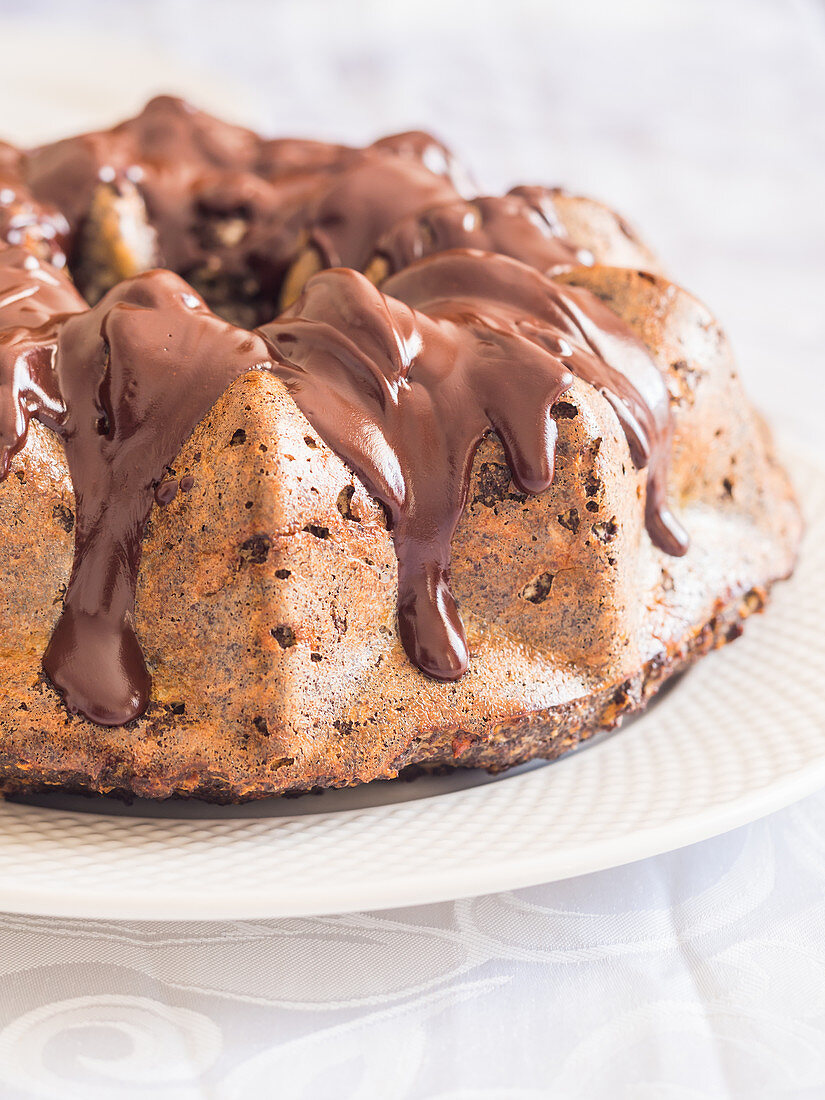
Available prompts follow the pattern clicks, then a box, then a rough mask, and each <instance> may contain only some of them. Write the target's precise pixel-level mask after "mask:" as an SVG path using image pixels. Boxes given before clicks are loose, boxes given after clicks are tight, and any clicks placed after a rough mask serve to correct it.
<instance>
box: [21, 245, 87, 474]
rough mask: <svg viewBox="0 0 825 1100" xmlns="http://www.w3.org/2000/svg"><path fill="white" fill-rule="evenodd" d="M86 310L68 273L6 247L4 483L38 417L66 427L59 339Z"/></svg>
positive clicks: (47, 422) (53, 426)
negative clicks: (68, 322)
mask: <svg viewBox="0 0 825 1100" xmlns="http://www.w3.org/2000/svg"><path fill="white" fill-rule="evenodd" d="M86 308H87V306H86V303H85V302H84V301H83V299H82V298H81V297H80V295H79V294H78V293H77V291H76V290H75V288H74V287H73V286H72V284H71V282H70V281H69V279H68V278H67V277H66V276H65V275H64V274H63V273H62V272H60V271H58V270H57V269H56V268H54V267H50V266H49V265H48V264H44V263H41V261H40V260H38V258H37V257H36V256H35V255H33V254H32V253H31V252H29V251H28V250H27V249H25V248H20V247H18V248H13V247H9V246H3V245H0V481H2V479H3V478H4V477H5V476H6V475H7V474H8V471H9V462H10V461H11V458H12V456H13V455H14V454H16V453H17V452H18V451H19V450H20V449H21V448H22V447H23V446H24V444H25V442H26V434H27V432H28V428H29V421H30V419H31V418H32V417H33V416H34V417H36V418H37V419H39V420H41V421H43V423H44V424H48V425H49V426H50V427H52V428H55V429H57V428H59V427H60V426H61V425H62V424H63V422H64V419H65V416H66V406H65V403H64V401H63V395H62V393H61V391H60V385H59V381H58V378H57V371H56V365H55V347H56V342H57V335H58V331H59V325H60V322H61V320H62V318H63V317H64V316H65V315H67V314H70V313H80V312H82V311H85V310H86Z"/></svg>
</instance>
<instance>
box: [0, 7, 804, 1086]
mask: <svg viewBox="0 0 825 1100" xmlns="http://www.w3.org/2000/svg"><path fill="white" fill-rule="evenodd" d="M28 7H29V11H30V14H29V15H28V16H27V18H26V22H21V21H20V15H19V6H18V5H11V4H10V3H9V2H7V0H0V42H2V45H3V53H4V57H3V65H2V71H0V131H1V132H3V133H6V134H9V135H10V136H13V137H16V138H18V139H19V140H21V141H23V140H26V139H27V135H30V136H31V137H32V138H34V137H37V138H40V137H47V136H51V135H52V134H54V133H57V132H60V131H61V130H65V129H67V128H69V127H72V126H75V125H77V126H82V125H87V124H93V123H97V122H102V121H106V120H107V119H111V118H113V117H114V116H116V115H117V114H118V113H121V112H123V111H125V110H128V109H130V108H132V107H134V106H136V105H137V104H138V103H139V101H140V100H141V98H142V97H143V94H144V92H145V91H147V90H148V89H150V88H154V89H159V88H177V89H180V90H183V91H190V92H191V93H192V94H193V95H194V96H195V98H197V99H198V100H199V101H200V102H203V103H205V104H208V105H210V106H212V107H219V106H223V107H225V108H226V109H227V110H228V111H229V113H231V114H234V115H235V116H237V117H246V118H248V119H249V120H250V121H253V122H256V123H258V124H260V125H262V126H265V127H267V128H269V129H271V130H273V131H277V130H280V131H283V132H293V133H301V132H309V133H315V134H319V135H321V136H330V137H337V138H342V139H345V140H365V139H367V138H369V137H370V136H373V135H375V134H377V133H379V132H382V131H387V130H392V129H402V128H407V127H410V126H415V125H423V126H425V127H430V128H434V129H436V130H438V131H439V132H440V133H441V134H442V135H443V136H444V137H445V138H446V139H447V140H448V141H449V142H450V143H451V144H452V145H453V146H455V147H456V148H457V149H458V150H459V152H460V153H461V154H463V155H464V156H465V157H466V158H467V159H468V160H469V161H470V162H471V164H472V165H473V166H474V167H475V169H476V173H477V176H478V178H479V179H480V180H481V182H482V184H483V185H484V186H485V187H489V188H500V187H502V186H504V185H505V184H509V183H512V182H516V181H521V180H535V181H537V182H538V181H542V182H544V181H546V182H556V181H564V182H566V183H568V184H569V185H570V186H572V187H574V188H579V189H582V190H584V191H589V192H591V193H594V194H596V195H600V196H602V197H606V198H608V199H609V200H611V201H613V202H615V204H616V205H617V206H618V207H620V208H621V209H623V210H624V211H625V212H626V213H627V214H629V215H630V217H631V218H632V219H635V220H636V221H638V222H639V223H641V224H642V225H643V226H644V228H645V233H646V236H647V237H648V239H649V240H650V241H651V242H652V243H653V244H654V245H655V246H656V247H657V248H658V250H659V252H660V254H661V255H662V256H664V257H665V258H666V260H667V262H668V265H669V267H670V269H671V270H672V271H673V272H674V274H675V275H676V276H677V277H678V278H679V279H680V280H681V281H682V282H683V283H684V284H685V285H687V286H689V287H691V288H696V289H698V290H699V291H700V293H701V294H702V296H703V297H704V298H705V299H706V300H708V301H709V302H710V303H711V304H712V305H713V306H714V307H715V308H716V310H717V311H718V313H719V314H720V315H721V317H722V318H723V320H724V321H725V323H726V325H727V327H728V329H729V331H730V332H731V334H732V336H733V339H734V343H735V346H736V347H737V349H738V351H739V355H740V360H741V363H742V371H743V374H744V376H745V378H746V381H747V383H748V385H749V388H750V390H751V392H752V393H753V394H754V395H755V396H756V398H757V399H758V400H759V401H760V402H761V404H762V405H763V406H765V407H766V409H768V410H769V411H771V410H773V411H774V412H775V414H776V415H777V416H780V417H781V419H782V420H783V422H784V423H785V424H786V425H790V426H791V427H792V428H794V429H795V430H796V432H797V434H798V435H800V436H801V437H803V438H806V439H807V440H808V441H809V442H810V443H811V444H812V445H814V446H819V447H821V439H822V431H821V427H820V421H821V418H822V415H823V412H825V382H823V376H825V371H823V347H825V201H823V194H824V193H825V122H823V119H825V8H823V6H822V5H821V3H819V2H817V0H796V2H793V0H773V2H771V0H693V2H685V3H661V2H657V0H633V2H631V3H627V2H625V3H621V4H617V3H612V2H611V0H598V2H597V0H585V2H580V3H577V2H575V0H570V2H569V3H561V4H554V3H542V2H541V0H535V3H529V2H528V0H507V2H506V3H504V2H497V3H495V4H490V3H487V2H485V0H475V3H471V2H470V0H466V2H452V3H451V2H449V0H440V2H436V0H418V2H416V3H410V4H409V5H399V4H397V3H390V2H386V3H382V2H380V0H358V2H350V3H343V2H338V3H334V2H333V0H325V2H321V0H305V2H304V3H302V4H290V5H289V6H286V5H280V4H274V3H263V4H255V3H252V2H251V0H234V2H233V3H232V4H231V5H229V4H225V3H222V4H217V3H214V2H203V0H202V2H200V3H197V4H196V3H194V2H187V0H149V2H144V3H141V4H140V5H138V4H136V3H123V2H121V3H119V4H111V3H103V2H97V0H74V2H73V3H72V5H71V6H70V7H67V6H66V5H64V4H61V3H58V2H57V0H33V3H32V4H30V5H29V6H28ZM70 16H71V20H72V24H70V23H68V22H67V20H69V18H70ZM72 25H73V26H74V32H72V31H71V29H70V28H71V26H72ZM78 28H79V30H80V32H81V33H80V34H79V35H78V34H77V31H78ZM812 598H815V595H814V594H812ZM823 732H824V734H825V731H823ZM596 751H597V750H596ZM148 1096H151V1097H152V1098H153V1100H229V1098H235V1097H238V1098H241V1097H243V1098H244V1100H258V1098H263V1100H268V1098H269V1097H282V1096H283V1097H289V1098H290V1100H292V1098H300V1100H310V1098H311V1100H315V1098H322V1100H325V1098H327V1097H334V1098H339V1097H341V1098H353V1100H373V1098H379V1100H393V1098H398V1100H402V1098H403V1100H419V1098H420V1100H424V1098H427V1100H434V1098H436V1097H437V1098H439V1100H446V1098H447V1097H449V1098H450V1100H459V1098H460V1100H471V1098H473V1100H511V1098H512V1100H527V1098H533V1097H551V1098H553V1100H556V1098H558V1100H568V1098H573V1097H581V1098H583V1100H601V1098H602V1097H604V1098H610V1100H625V1098H626V1100H646V1098H649V1100H689V1098H691V1100H692V1098H697V1100H698V1098H699V1097H702V1098H707V1097H713V1098H717V1097H718V1098H724V1100H728V1098H733V1097H736V1098H739V1097H741V1098H743V1100H751V1098H763V1097H764V1098H774V1097H794V1098H797V1097H798V1098H800V1100H801V1098H810V1100H814V1098H817V1100H821V1098H822V1097H825V792H823V793H822V794H821V795H819V796H815V797H813V798H811V799H809V800H807V801H806V802H804V803H802V804H800V805H799V806H796V807H793V808H790V809H788V810H785V811H783V812H781V813H779V814H776V815H774V816H773V817H772V818H769V819H767V820H766V821H763V822H760V823H757V824H755V825H753V826H750V827H748V828H745V829H741V830H738V831H737V832H734V833H731V834H729V835H727V836H725V837H721V838H719V839H717V840H713V841H709V842H706V843H703V844H700V845H696V846H694V847H692V848H688V849H685V850H683V851H681V852H677V853H673V854H670V855H666V856H661V857H658V858H656V859H650V860H646V861H644V862H642V863H638V864H635V865H633V866H630V867H626V868H622V869H617V870H614V871H609V872H604V873H601V874H598V875H589V876H586V877H584V878H580V879H577V880H573V881H570V882H567V883H562V884H556V885H551V886H544V887H537V888H535V889H530V890H522V891H519V892H517V893H514V894H500V895H495V896H490V897H485V898H478V899H475V900H467V901H460V902H457V903H455V904H443V905H436V906H426V907H422V908H418V909H408V910H403V911H395V912H388V913H364V914H359V915H356V916H342V917H333V918H324V919H313V920H289V921H271V922H259V923H225V924H200V925H179V924H168V925H161V926H152V925H139V924H135V925H130V924H104V923H93V922H80V921H62V920H61V921H57V920H47V919H41V918H38V917H15V916H7V917H0V1097H2V1100H24V1098H25V1100H28V1098H31V1097H45V1098H47V1100H56V1098H60V1100H72V1098H74V1097H77V1098H82V1100H94V1098H96V1097H99V1098H102V1100H112V1098H114V1100H138V1098H143V1097H148Z"/></svg>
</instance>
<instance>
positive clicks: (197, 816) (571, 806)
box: [0, 460, 825, 920]
mask: <svg viewBox="0 0 825 1100" xmlns="http://www.w3.org/2000/svg"><path fill="white" fill-rule="evenodd" d="M794 466H795V469H796V472H797V474H798V475H800V476H799V477H798V483H799V484H800V485H801V486H802V487H803V491H804V498H805V504H806V511H807V513H808V515H809V517H810V520H809V529H808V534H807V537H806V540H805V547H804V551H803V555H802V561H801V564H800V567H799V569H798V571H797V573H796V575H795V577H794V579H793V580H792V581H791V582H789V583H787V584H784V585H780V586H779V588H778V589H777V590H776V593H775V597H774V599H773V601H772V603H771V605H770V607H769V610H768V612H767V614H766V615H764V616H760V617H757V618H755V619H752V620H750V621H749V623H748V626H747V629H746V631H745V635H744V637H743V638H742V639H741V640H740V641H738V642H736V643H735V645H732V646H727V647H726V648H725V649H724V650H721V651H720V652H719V653H715V654H713V655H711V656H710V657H708V658H707V659H705V660H704V661H702V662H700V664H699V665H698V666H697V667H696V668H695V669H694V670H693V671H691V672H690V673H688V674H687V675H686V676H685V677H683V678H682V679H681V680H680V681H679V682H678V683H677V684H676V686H675V687H674V688H673V689H672V690H670V691H669V692H667V693H666V694H665V696H664V697H663V698H662V699H661V700H660V701H659V702H658V703H657V704H656V705H655V706H654V707H653V708H652V709H651V710H650V711H649V712H648V713H647V714H646V715H644V716H643V717H642V718H640V719H638V720H636V721H635V722H633V723H631V724H629V725H628V726H627V727H626V728H625V729H624V730H622V731H621V732H620V733H619V734H618V735H616V736H612V737H610V738H607V739H604V740H602V741H601V743H599V744H596V745H594V744H591V745H590V746H588V747H586V748H585V749H583V750H581V751H579V752H578V753H574V754H573V755H571V756H569V757H567V758H565V759H563V760H561V761H559V762H557V763H555V764H551V765H541V766H538V767H532V768H528V769H522V770H521V771H520V772H511V773H510V774H509V775H505V776H502V777H499V778H497V779H491V778H490V777H486V776H479V775H476V774H475V773H464V774H461V773H459V774H457V775H456V776H454V777H451V778H444V779H437V778H431V779H423V780H417V781H415V782H413V783H380V784H372V785H370V786H368V787H362V788H360V789H358V790H354V791H337V792H327V793H325V794H323V795H321V796H318V797H312V796H306V797H304V798H302V799H298V800H278V799H273V800H270V801H269V802H268V803H266V804H262V803H255V804H250V805H247V806H243V807H228V808H225V809H223V808H220V807H217V808H216V807H209V806H203V805H199V804H192V803H182V804H177V806H175V807H174V808H170V806H169V804H165V805H163V804H162V805H156V804H152V803H143V804H136V805H135V806H132V807H123V806H120V805H118V804H112V803H110V802H107V801H106V800H102V799H100V800H98V799H69V798H66V797H64V798H62V799H60V798H59V797H53V798H52V799H51V800H50V804H47V805H45V806H44V805H42V804H40V805H36V806H35V805H20V804H12V803H0V910H2V911H7V912H27V913H39V914H48V915H53V916H67V917H105V918H130V919H136V918H143V919H156V920H175V919H187V920H192V919H199V918H204V919H233V918H244V917H252V918H255V917H279V916H295V915H308V914H318V913H332V912H344V911H347V910H354V909H377V908H386V907H390V906H400V905H409V904H415V903H421V902H433V901H441V900H444V899H447V898H456V897H462V896H467V895H471V894H479V893H487V892H490V891H494V890H503V889H513V888H515V887H519V886H527V885H532V884H535V883H538V882H550V881H553V880H557V879H562V878H568V877H571V876H573V875H580V874H583V873H585V872H588V871H596V870H601V869H603V868H606V867H615V866H618V865H620V864H622V863H629V862H631V861H633V860H636V859H641V858H642V857H644V856H650V855H654V854H656V853H659V852H665V851H669V850H671V849H673V848H678V847H681V846H682V845H685V844H690V843H692V842H694V841H698V840H703V839H705V838H707V837H710V836H714V835H716V834H718V833H721V832H724V831H725V830H727V829H731V828H733V827H735V826H737V825H742V824H744V823H745V822H748V821H752V820H754V819H755V818H758V817H761V816H762V815H764V814H767V813H770V812H771V811H773V810H776V809H779V808H780V807H782V806H785V805H788V804H789V803H791V802H793V801H795V800H796V799H799V798H802V797H803V796H804V795H806V794H809V793H810V792H812V791H814V790H815V789H817V788H818V787H820V786H823V785H825V701H823V687H825V643H823V638H822V623H823V612H822V606H821V598H822V593H823V587H824V585H823V578H825V472H823V471H822V470H821V469H819V468H818V467H817V466H815V465H813V464H810V463H808V462H806V463H805V464H803V465H802V466H800V461H799V460H796V462H795V463H794ZM462 788H463V789H462ZM171 813H174V814H175V815H177V816H175V817H171V816H170V814H171Z"/></svg>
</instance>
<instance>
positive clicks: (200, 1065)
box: [0, 794, 825, 1100]
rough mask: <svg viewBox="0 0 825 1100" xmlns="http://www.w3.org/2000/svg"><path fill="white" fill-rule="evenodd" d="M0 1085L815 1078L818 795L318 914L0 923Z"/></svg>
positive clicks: (238, 1086)
mask: <svg viewBox="0 0 825 1100" xmlns="http://www.w3.org/2000/svg"><path fill="white" fill-rule="evenodd" d="M0 989H2V999H1V1000H0V1023H2V1029H0V1096H2V1097H3V1100H29V1098H44V1100H57V1098H60V1100H74V1098H75V1097H77V1098H78V1100H96V1098H100V1100H111V1098H117V1100H140V1098H143V1097H146V1096H151V1097H152V1098H153V1100H249V1098H250V1097H253V1098H256V1100H257V1098H263V1100H268V1098H269V1097H289V1098H290V1100H293V1098H294V1100H310V1098H311V1100H315V1098H326V1097H330V1098H331V1097H336V1098H337V1097H347V1098H350V1097H351V1098H353V1100H373V1098H375V1100H425V1098H426V1100H436V1098H438V1100H448V1098H449V1100H532V1098H535V1100H538V1098H539V1097H550V1098H553V1100H594V1098H597V1100H601V1098H602V1097H604V1098H605V1100H607V1098H610V1100H639V1098H641V1100H646V1098H650V1100H707V1098H708V1097H712V1098H717V1097H718V1098H724V1100H728V1098H730V1097H736V1098H737V1100H738V1098H740V1097H741V1098H742V1100H763V1098H764V1100H773V1098H775V1097H794V1098H797V1097H799V1098H803V1097H804V1098H810V1100H814V1098H817V1100H819V1098H821V1097H823V1096H825V794H822V795H817V796H815V797H813V798H810V799H808V800H806V801H805V802H803V803H800V804H799V805H798V806H796V807H791V808H790V809H788V810H785V811H783V812H781V813H779V814H776V815H774V816H773V817H771V818H768V819H767V820H765V821H762V822H759V823H757V824H755V825H752V826H749V827H747V828H744V829H740V830H737V831H736V832H733V833H730V834H728V835H727V836H725V837H720V838H718V839H716V840H713V841H707V842H705V843H703V844H700V845H695V846H693V847H691V848H687V849H683V850H682V851H680V852H674V853H672V854H670V855H667V856H661V857H658V858H656V859H649V860H645V861H643V862H641V863H637V864H634V865H631V866H629V867H625V868H619V869H616V870H613V871H607V872H602V873H600V874H597V875H587V876H584V877H582V878H579V879H574V880H571V881H569V882H566V883H559V884H557V885H553V886H543V887H536V888H534V889H529V890H520V891H518V892H515V893H508V894H498V895H491V896H487V897H480V898H474V899H469V900H464V901H458V902H455V903H449V904H441V905H433V906H424V907H419V908H413V909H404V910H394V911H389V912H385V913H357V914H353V915H348V916H336V917H327V918H315V919H294V920H284V921H264V922H257V923H254V922H238V923H221V924H185V925H184V924H164V925H157V926H152V925H150V924H128V923H119V924H110V923H103V922H87V921H63V920H61V921H58V920H48V919H45V918H37V917H12V916H8V917H5V918H3V919H2V921H0Z"/></svg>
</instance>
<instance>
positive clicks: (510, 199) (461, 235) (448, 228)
mask: <svg viewBox="0 0 825 1100" xmlns="http://www.w3.org/2000/svg"><path fill="white" fill-rule="evenodd" d="M450 248H478V249H482V250H483V251H485V252H500V253H501V254H502V255H504V256H512V257H513V259H516V260H521V261H522V262H523V263H526V264H529V265H530V266H531V267H535V268H537V269H538V270H539V271H544V272H546V273H547V274H554V273H557V272H559V271H563V270H564V269H566V268H569V267H572V266H574V265H576V264H581V263H592V262H593V261H592V257H591V256H590V255H589V253H583V252H582V251H581V250H580V249H577V248H575V246H574V245H573V244H572V243H571V242H570V241H569V240H568V239H567V235H566V233H565V231H564V227H563V226H562V224H561V222H560V221H559V218H558V215H557V214H556V211H555V208H554V206H553V192H552V191H551V190H550V189H549V188H546V187H518V188H514V189H513V190H512V191H511V192H509V193H508V194H507V195H483V196H480V197H478V198H475V199H471V200H467V201H461V200H456V201H452V202H446V203H442V204H441V205H440V206H434V207H431V208H430V209H424V210H422V209H418V210H415V211H414V212H413V213H412V214H410V215H409V216H408V217H406V218H403V219H402V220H400V221H398V222H396V223H395V224H394V225H393V226H392V227H391V228H390V229H389V230H388V232H386V233H384V234H383V235H382V236H381V237H380V238H379V239H378V244H377V245H376V247H375V251H374V253H373V256H372V258H371V260H370V262H369V263H368V264H366V265H365V268H366V270H367V273H368V274H369V273H370V269H371V268H372V270H373V271H375V272H376V273H379V272H380V278H381V279H383V278H385V277H386V276H387V275H392V274H394V273H395V272H396V271H400V270H401V269H402V268H405V267H407V266H408V265H409V264H411V263H415V261H416V260H420V259H422V258H423V257H424V256H431V255H432V254H433V253H434V252H444V251H446V250H447V249H450ZM376 259H378V260H382V261H384V262H383V263H382V264H379V265H377V266H376V265H375V264H374V261H375V260H376Z"/></svg>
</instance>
